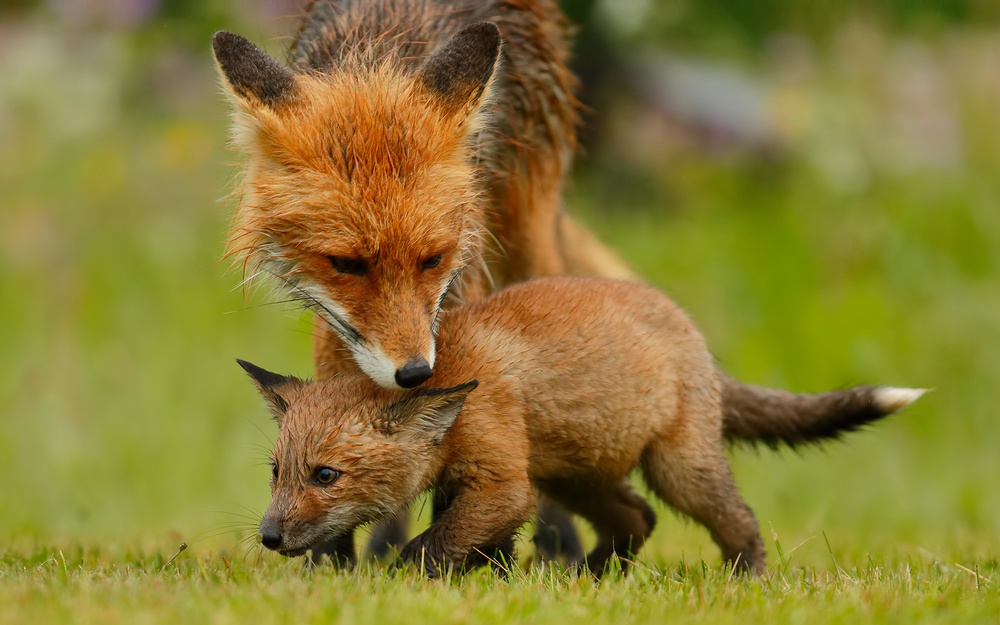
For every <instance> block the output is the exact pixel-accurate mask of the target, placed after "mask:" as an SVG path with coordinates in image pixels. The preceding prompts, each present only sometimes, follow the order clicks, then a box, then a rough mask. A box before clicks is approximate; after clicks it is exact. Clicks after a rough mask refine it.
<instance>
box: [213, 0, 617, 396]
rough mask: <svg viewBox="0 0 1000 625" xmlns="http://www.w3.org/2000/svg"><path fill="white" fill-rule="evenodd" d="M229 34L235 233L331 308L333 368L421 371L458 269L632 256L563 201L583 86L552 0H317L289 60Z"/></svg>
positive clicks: (473, 290) (601, 263) (328, 340)
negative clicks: (614, 249)
mask: <svg viewBox="0 0 1000 625" xmlns="http://www.w3.org/2000/svg"><path fill="white" fill-rule="evenodd" d="M214 50H215V56H216V59H217V61H218V64H219V67H220V69H221V73H222V76H223V79H224V84H225V86H226V89H227V91H228V93H229V95H230V98H231V99H232V101H233V103H234V104H235V105H236V116H235V118H236V119H235V121H236V131H235V142H236V144H237V146H238V147H239V148H240V149H241V150H243V151H244V152H245V153H246V155H247V162H246V169H245V175H244V177H243V182H242V185H241V187H240V189H239V190H238V195H239V197H240V202H239V206H238V207H237V209H236V218H235V220H234V224H233V229H232V232H231V236H230V253H232V254H235V255H237V256H238V257H239V258H241V259H242V260H243V262H244V263H246V267H247V269H248V271H249V272H250V274H251V275H256V273H258V272H262V273H265V274H271V275H272V276H274V277H276V278H277V279H278V280H279V281H280V282H281V283H282V284H283V285H284V286H285V287H287V289H288V290H289V291H291V293H292V294H293V295H295V296H297V297H298V298H299V299H300V300H301V301H302V302H303V303H304V304H306V305H307V306H310V307H311V308H313V309H314V310H315V311H316V312H317V313H318V316H319V318H320V319H321V322H320V324H319V325H318V327H317V332H316V341H315V353H316V369H317V374H318V375H319V376H321V377H325V376H327V375H329V374H330V373H333V372H335V371H342V370H349V369H354V368H355V366H357V367H360V369H361V370H362V371H363V372H364V373H365V374H366V375H368V376H369V377H370V378H372V380H374V381H375V382H376V383H378V384H379V385H381V386H383V387H386V388H395V389H399V388H410V387H414V386H417V385H419V384H421V383H422V382H423V381H425V380H426V379H427V378H428V377H429V376H430V375H431V372H432V371H433V366H434V362H435V358H436V348H435V342H434V324H435V319H436V317H437V315H438V313H439V311H440V310H441V308H442V305H443V304H444V302H445V300H446V297H447V296H448V294H449V293H451V292H452V290H453V288H454V287H455V286H456V285H458V283H459V282H461V283H462V284H461V287H462V288H461V289H459V291H460V292H461V294H462V295H463V296H464V297H465V298H466V299H467V300H468V299H475V298H476V297H478V296H480V295H482V294H485V293H488V292H490V291H492V290H493V288H494V287H495V286H497V285H504V284H508V283H512V282H517V281H520V280H524V279H527V278H530V277H534V276H542V275H555V274H563V273H587V274H601V275H607V276H612V277H628V276H630V275H631V274H630V273H629V271H628V269H627V268H626V267H625V265H624V264H623V263H622V262H621V261H620V260H618V258H617V257H616V256H615V255H614V254H612V253H611V252H610V251H608V250H606V249H604V248H603V247H601V246H600V244H599V243H598V242H597V241H596V239H594V238H593V237H592V236H590V235H589V234H588V233H587V232H586V231H584V230H583V229H582V228H580V227H579V226H577V225H575V224H573V223H572V222H569V221H568V218H567V217H565V216H563V215H561V213H560V210H559V203H560V196H561V192H562V187H563V181H564V177H565V173H566V171H567V169H568V167H569V165H570V163H571V160H572V156H573V153H574V151H575V149H576V125H577V121H578V107H579V105H578V102H577V100H576V98H575V97H574V96H573V88H574V86H575V85H576V81H575V79H574V77H573V75H572V74H571V73H570V72H569V70H568V69H567V67H566V64H565V60H566V55H567V43H566V23H565V19H564V17H563V16H562V14H561V13H560V11H559V9H558V7H557V5H556V3H555V2H553V1H552V0H534V1H524V0H487V1H482V0H441V1H436V2H435V1H431V0H383V1H380V2H372V1H350V0H346V1H341V2H334V1H322V0H319V1H314V2H311V3H310V4H309V6H308V8H307V9H306V12H305V16H304V18H303V20H302V22H301V25H300V28H299V32H298V35H297V36H296V37H295V40H294V43H293V45H292V48H291V53H290V61H291V67H286V66H285V65H283V64H281V63H279V62H278V61H276V60H274V59H272V58H271V57H269V56H268V55H267V54H265V53H264V52H263V51H261V50H260V49H259V48H257V47H256V46H254V45H253V44H251V43H250V42H249V41H247V40H246V39H243V38H242V37H239V36H238V35H234V34H232V33H227V32H220V33H218V34H217V35H216V36H215V40H214ZM569 247H572V248H573V249H568V248H569ZM567 258H571V259H573V264H572V265H571V264H568V263H567V260H566V259H567ZM487 263H488V265H489V267H488V271H487V268H486V264H487ZM470 265H472V266H471V267H470ZM463 270H464V271H463ZM491 280H492V281H491ZM331 330H332V331H331ZM345 348H346V349H345Z"/></svg>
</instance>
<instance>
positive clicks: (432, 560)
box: [399, 534, 446, 579]
mask: <svg viewBox="0 0 1000 625" xmlns="http://www.w3.org/2000/svg"><path fill="white" fill-rule="evenodd" d="M399 557H400V559H401V560H402V561H403V563H404V564H409V565H413V566H416V567H419V568H420V570H421V572H422V573H423V574H424V575H426V576H427V577H429V578H431V579H435V578H437V577H440V576H441V574H442V573H443V572H444V571H445V570H446V564H445V556H444V553H443V550H442V549H441V548H440V547H438V548H435V547H434V545H433V544H432V543H431V541H428V540H426V539H425V537H424V535H423V534H421V535H420V536H417V537H416V538H414V539H413V540H411V541H410V542H409V543H407V545H406V546H405V547H403V551H402V552H400V554H399Z"/></svg>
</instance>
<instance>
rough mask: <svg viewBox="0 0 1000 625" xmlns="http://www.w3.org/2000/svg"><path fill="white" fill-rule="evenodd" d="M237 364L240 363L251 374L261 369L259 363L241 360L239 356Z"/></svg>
mask: <svg viewBox="0 0 1000 625" xmlns="http://www.w3.org/2000/svg"><path fill="white" fill-rule="evenodd" d="M236 364H238V365H239V366H241V367H243V370H244V371H246V372H247V373H249V374H250V375H253V374H254V372H255V371H260V370H261V368H260V367H258V366H257V365H255V364H253V363H252V362H247V361H245V360H241V359H239V358H237V359H236Z"/></svg>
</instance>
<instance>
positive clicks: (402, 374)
mask: <svg viewBox="0 0 1000 625" xmlns="http://www.w3.org/2000/svg"><path fill="white" fill-rule="evenodd" d="M433 373H434V372H433V371H432V370H431V366H430V365H429V364H427V361H426V360H424V357H423V356H416V357H414V358H410V359H409V360H408V361H406V364H405V365H403V366H402V367H400V368H399V369H397V370H396V384H398V385H400V386H402V387H403V388H413V387H414V386H420V385H421V384H423V383H424V382H426V381H427V379H428V378H430V377H431V374H433Z"/></svg>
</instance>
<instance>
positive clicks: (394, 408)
mask: <svg viewBox="0 0 1000 625" xmlns="http://www.w3.org/2000/svg"><path fill="white" fill-rule="evenodd" d="M478 385H479V381H478V380H473V381H471V382H466V383H465V384H460V385H458V386H454V387H452V388H434V389H423V388H420V389H417V390H415V391H412V392H410V393H407V394H406V396H405V397H403V399H401V400H399V401H398V402H396V403H394V404H392V405H391V406H389V407H388V408H387V409H386V410H387V413H388V414H387V415H386V422H387V424H388V426H389V430H390V431H395V430H396V429H397V427H400V428H402V427H414V428H416V429H417V430H419V431H421V432H425V433H427V434H429V435H430V436H431V443H432V444H434V445H437V444H438V443H440V442H441V439H442V438H443V437H444V434H445V432H447V431H448V428H450V427H451V426H452V424H453V423H455V419H457V418H458V415H459V413H460V412H461V411H462V406H464V405H465V400H466V398H467V397H468V396H469V393H471V392H472V391H473V390H474V389H475V388H476V387H477V386H478Z"/></svg>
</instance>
